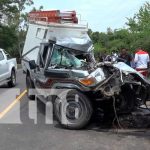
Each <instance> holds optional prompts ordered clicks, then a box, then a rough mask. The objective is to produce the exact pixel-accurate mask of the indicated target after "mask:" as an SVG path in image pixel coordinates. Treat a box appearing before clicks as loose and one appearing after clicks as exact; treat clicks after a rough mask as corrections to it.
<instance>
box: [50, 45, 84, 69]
mask: <svg viewBox="0 0 150 150" xmlns="http://www.w3.org/2000/svg"><path fill="white" fill-rule="evenodd" d="M83 65H84V61H83V59H79V58H77V57H76V56H75V54H74V53H72V52H71V51H70V50H69V49H67V48H62V47H58V46H55V48H54V50H53V54H52V57H51V63H50V67H51V66H57V67H60V68H61V67H66V68H69V67H72V68H80V67H82V66H83Z"/></svg>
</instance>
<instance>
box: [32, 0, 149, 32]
mask: <svg viewBox="0 0 150 150" xmlns="http://www.w3.org/2000/svg"><path fill="white" fill-rule="evenodd" d="M145 1H146V0H34V4H35V7H39V6H41V5H43V6H44V10H51V9H57V10H76V12H77V13H78V14H81V16H82V19H83V20H87V22H88V24H89V28H91V29H92V30H93V31H99V32H105V31H106V30H107V27H111V28H112V29H118V28H123V27H124V26H125V22H126V21H127V19H126V17H133V15H134V14H135V13H136V12H138V10H139V8H140V6H142V5H143V3H144V2H145ZM147 1H148V0H147Z"/></svg>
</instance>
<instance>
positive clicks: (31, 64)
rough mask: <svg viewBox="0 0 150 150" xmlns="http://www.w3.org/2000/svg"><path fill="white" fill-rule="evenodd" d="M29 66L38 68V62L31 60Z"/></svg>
mask: <svg viewBox="0 0 150 150" xmlns="http://www.w3.org/2000/svg"><path fill="white" fill-rule="evenodd" d="M29 67H30V69H31V70H32V69H36V67H37V64H36V63H35V60H30V61H29Z"/></svg>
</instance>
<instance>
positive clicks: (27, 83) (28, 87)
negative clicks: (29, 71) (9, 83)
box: [26, 75, 35, 100]
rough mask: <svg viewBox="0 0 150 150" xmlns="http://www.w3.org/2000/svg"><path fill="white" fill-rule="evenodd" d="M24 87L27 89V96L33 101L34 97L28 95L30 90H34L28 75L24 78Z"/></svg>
mask: <svg viewBox="0 0 150 150" xmlns="http://www.w3.org/2000/svg"><path fill="white" fill-rule="evenodd" d="M26 87H27V96H28V98H29V99H30V100H35V95H31V94H30V93H29V90H30V89H34V83H33V82H32V80H31V78H30V75H27V76H26Z"/></svg>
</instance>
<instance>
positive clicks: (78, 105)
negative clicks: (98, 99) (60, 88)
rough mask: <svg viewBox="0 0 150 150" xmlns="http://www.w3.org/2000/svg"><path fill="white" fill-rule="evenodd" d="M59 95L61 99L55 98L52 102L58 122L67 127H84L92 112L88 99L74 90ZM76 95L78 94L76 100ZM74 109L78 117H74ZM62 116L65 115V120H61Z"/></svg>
mask: <svg viewBox="0 0 150 150" xmlns="http://www.w3.org/2000/svg"><path fill="white" fill-rule="evenodd" d="M61 95H62V96H60V97H61V99H60V98H57V99H56V100H55V102H54V113H55V116H56V119H57V120H58V122H59V123H60V124H61V125H62V126H63V127H65V128H67V129H73V130H74V129H75V130H77V129H82V128H84V127H85V126H86V125H87V124H88V123H89V121H90V120H91V117H92V114H93V107H92V104H91V102H90V100H89V99H88V98H87V97H86V96H85V95H84V94H82V93H80V92H78V91H76V90H72V91H70V92H69V93H68V94H67V96H64V95H63V94H61ZM76 96H78V99H77V100H76V98H75V97H76ZM66 97H67V98H66ZM65 99H66V101H65ZM65 110H66V112H65ZM76 110H78V117H75V116H76ZM62 116H65V118H66V120H64V121H63V119H62V118H63V117H62Z"/></svg>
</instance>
